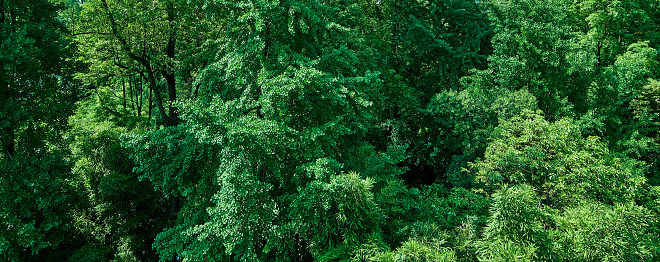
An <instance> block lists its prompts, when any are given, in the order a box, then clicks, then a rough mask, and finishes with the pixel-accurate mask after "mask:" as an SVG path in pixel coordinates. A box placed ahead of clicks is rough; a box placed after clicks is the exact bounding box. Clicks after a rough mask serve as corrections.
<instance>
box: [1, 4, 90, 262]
mask: <svg viewBox="0 0 660 262" xmlns="http://www.w3.org/2000/svg"><path fill="white" fill-rule="evenodd" d="M60 8H61V6H59V5H54V4H53V3H51V2H50V1H39V0H35V1H28V2H24V1H10V0H3V1H0V46H2V51H1V52H0V68H1V69H0V150H2V152H1V153H0V176H1V177H2V180H1V182H0V206H1V207H0V214H1V215H0V232H1V233H0V257H2V259H3V260H6V261H38V260H43V259H40V258H47V259H48V260H52V261H57V260H65V259H66V257H67V255H69V254H71V253H72V251H73V250H75V249H76V248H77V245H78V243H77V242H76V239H74V238H73V236H74V234H73V230H72V221H71V216H70V213H69V211H70V210H71V209H73V208H74V207H75V205H74V202H73V197H74V196H75V194H74V193H73V192H72V191H71V190H70V188H68V186H67V184H66V183H65V181H66V179H68V177H69V176H68V175H69V164H68V163H67V161H66V160H65V159H64V157H65V156H66V151H67V150H66V145H65V144H64V143H63V142H62V139H61V137H62V133H63V131H64V130H65V129H66V119H67V117H68V116H69V115H71V113H72V109H73V102H75V98H76V95H77V91H76V84H75V82H73V78H72V73H73V69H74V68H75V67H76V63H75V62H72V61H70V60H69V59H70V58H71V57H72V52H73V51H74V50H73V49H72V47H73V46H72V45H71V44H70V40H67V39H66V31H67V30H66V28H65V27H64V26H63V25H62V24H61V23H60V22H58V20H57V12H58V10H60Z"/></svg>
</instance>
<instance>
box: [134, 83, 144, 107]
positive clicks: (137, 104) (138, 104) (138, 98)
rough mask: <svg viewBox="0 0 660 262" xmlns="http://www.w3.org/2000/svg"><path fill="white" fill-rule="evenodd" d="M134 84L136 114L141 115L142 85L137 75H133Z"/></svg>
mask: <svg viewBox="0 0 660 262" xmlns="http://www.w3.org/2000/svg"><path fill="white" fill-rule="evenodd" d="M134 86H135V99H136V101H135V107H136V108H137V115H138V116H141V115H142V101H143V100H144V99H143V94H142V93H143V91H144V88H143V86H142V78H140V77H139V76H135V82H134Z"/></svg>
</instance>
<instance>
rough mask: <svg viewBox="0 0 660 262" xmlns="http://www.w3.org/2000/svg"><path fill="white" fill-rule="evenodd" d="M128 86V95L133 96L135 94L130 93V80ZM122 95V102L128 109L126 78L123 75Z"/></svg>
mask: <svg viewBox="0 0 660 262" xmlns="http://www.w3.org/2000/svg"><path fill="white" fill-rule="evenodd" d="M128 86H129V94H128V95H129V96H131V95H133V94H130V86H131V82H130V80H129V82H128ZM121 96H122V98H123V99H122V101H121V104H122V106H123V107H124V109H126V99H127V98H126V79H124V78H123V77H122V79H121Z"/></svg>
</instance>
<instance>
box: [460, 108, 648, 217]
mask: <svg viewBox="0 0 660 262" xmlns="http://www.w3.org/2000/svg"><path fill="white" fill-rule="evenodd" d="M633 162H634V161H633ZM629 164H630V160H627V159H625V158H624V159H621V158H617V157H615V156H613V155H611V154H610V152H609V150H608V149H607V148H606V147H605V145H603V143H602V142H600V141H599V139H598V138H596V137H588V138H586V139H585V138H583V137H582V135H581V134H580V131H579V129H578V127H577V126H576V125H575V124H573V123H572V122H571V121H570V120H569V119H562V120H559V121H557V122H555V123H550V122H548V121H546V120H544V119H543V118H542V117H541V116H540V115H538V114H534V113H532V112H529V111H525V112H523V114H522V115H521V116H519V117H514V118H512V119H511V120H510V121H506V122H504V123H502V124H500V126H499V127H498V128H497V130H496V131H495V133H494V140H493V141H492V142H491V143H490V145H489V147H488V149H487V151H486V154H485V156H484V159H483V160H482V161H479V162H477V163H474V164H472V165H471V168H472V170H474V172H476V180H477V181H478V182H479V183H480V184H481V185H482V186H483V187H484V189H486V190H487V191H489V192H492V191H493V190H496V189H497V188H499V187H500V186H501V185H502V184H529V185H530V186H532V187H533V188H534V189H535V190H536V192H537V193H538V194H539V195H540V196H541V197H542V201H543V202H544V203H545V204H547V205H550V206H553V207H562V206H570V205H572V204H574V203H577V202H578V201H579V200H581V199H594V200H598V201H603V202H606V203H623V202H627V201H629V200H631V199H632V198H633V196H634V195H635V194H636V191H637V190H639V187H640V185H641V184H642V183H644V181H645V180H644V178H643V177H642V176H641V175H640V173H639V172H637V171H633V170H631V169H629V166H628V165H629Z"/></svg>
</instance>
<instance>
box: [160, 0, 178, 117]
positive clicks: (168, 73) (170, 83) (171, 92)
mask: <svg viewBox="0 0 660 262" xmlns="http://www.w3.org/2000/svg"><path fill="white" fill-rule="evenodd" d="M174 15H175V14H174V3H172V2H171V1H170V2H169V3H168V4H167V22H168V23H169V25H170V34H169V38H168V39H167V46H166V47H165V52H166V53H167V57H168V58H169V59H170V60H173V59H174V52H175V51H176V28H175V24H174ZM170 62H171V61H168V65H167V66H166V67H165V70H163V71H162V72H161V74H162V75H163V78H165V81H166V82H167V98H168V99H169V101H170V105H169V107H170V119H169V123H168V125H169V126H177V125H178V124H179V123H178V122H179V120H178V116H177V109H176V106H174V102H176V78H175V77H174V68H173V66H172V65H171V63H170Z"/></svg>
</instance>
